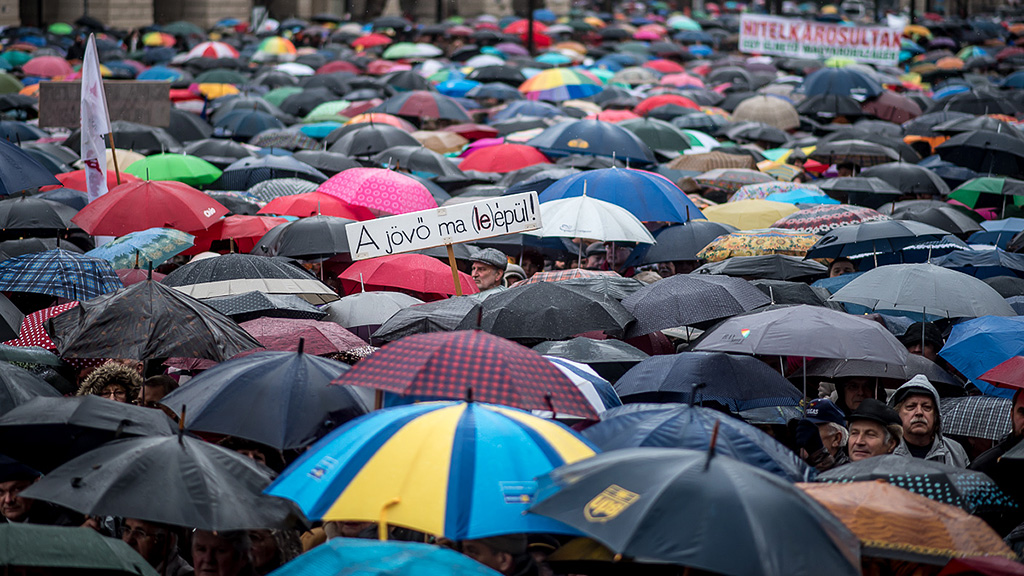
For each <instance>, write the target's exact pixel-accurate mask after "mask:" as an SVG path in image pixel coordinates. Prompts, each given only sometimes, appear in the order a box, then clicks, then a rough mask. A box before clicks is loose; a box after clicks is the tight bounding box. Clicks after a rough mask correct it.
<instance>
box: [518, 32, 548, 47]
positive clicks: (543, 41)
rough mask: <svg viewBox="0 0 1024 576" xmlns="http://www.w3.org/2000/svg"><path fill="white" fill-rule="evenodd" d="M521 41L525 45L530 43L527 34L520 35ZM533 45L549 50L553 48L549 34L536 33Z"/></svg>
mask: <svg viewBox="0 0 1024 576" xmlns="http://www.w3.org/2000/svg"><path fill="white" fill-rule="evenodd" d="M519 39H520V40H522V41H523V43H524V44H525V43H526V42H529V39H528V38H527V37H526V33H525V32H524V33H522V34H520V35H519ZM533 45H534V46H536V47H537V48H548V47H550V46H551V37H550V36H548V35H547V34H540V33H535V34H534V35H533Z"/></svg>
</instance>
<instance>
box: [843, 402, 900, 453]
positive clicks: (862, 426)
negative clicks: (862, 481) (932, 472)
mask: <svg viewBox="0 0 1024 576" xmlns="http://www.w3.org/2000/svg"><path fill="white" fill-rule="evenodd" d="M848 420H849V422H850V444H849V448H850V460H851V461H853V462H859V461H861V460H866V459H867V458H873V457H875V456H884V455H885V454H892V452H893V450H895V449H896V447H897V446H899V443H900V438H902V437H903V426H902V421H901V420H900V417H899V414H897V413H896V411H895V410H893V409H892V408H889V407H888V406H886V405H885V404H884V403H882V402H879V401H878V400H875V399H874V398H867V399H865V400H864V401H863V402H861V403H860V406H859V407H858V408H857V409H856V410H854V411H853V412H852V413H851V414H850V415H849V417H848Z"/></svg>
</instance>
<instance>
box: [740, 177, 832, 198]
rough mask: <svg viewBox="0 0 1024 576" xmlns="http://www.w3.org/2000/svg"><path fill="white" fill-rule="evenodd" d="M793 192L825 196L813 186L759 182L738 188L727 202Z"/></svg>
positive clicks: (796, 183) (795, 183) (794, 183)
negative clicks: (807, 192) (808, 192)
mask: <svg viewBox="0 0 1024 576" xmlns="http://www.w3.org/2000/svg"><path fill="white" fill-rule="evenodd" d="M793 190H810V191H811V192H815V193H818V194H821V195H825V192H824V191H822V189H821V188H818V187H817V186H815V185H813V184H801V183H798V182H761V183H758V184H748V185H746V186H743V187H741V188H739V189H738V190H737V191H736V193H735V194H733V195H732V197H731V198H729V202H739V201H740V200H764V199H766V198H768V196H769V195H771V194H777V193H779V192H791V191H793Z"/></svg>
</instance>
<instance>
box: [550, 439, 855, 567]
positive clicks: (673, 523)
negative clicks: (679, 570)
mask: <svg viewBox="0 0 1024 576" xmlns="http://www.w3.org/2000/svg"><path fill="white" fill-rule="evenodd" d="M530 511H531V512H533V513H536V514H541V515H543V516H547V517H549V518H554V519H556V520H559V521H561V522H564V523H566V524H568V525H570V526H572V527H574V528H576V529H578V530H580V531H582V532H583V533H584V534H585V535H587V536H589V537H591V538H593V539H595V540H597V541H598V542H600V543H602V544H604V545H605V546H607V547H608V548H610V549H611V551H612V552H614V553H616V554H622V555H623V556H624V557H627V558H630V559H632V560H635V561H637V562H657V563H667V564H676V565H680V566H687V567H691V568H696V569H698V570H707V571H710V572H714V573H718V574H725V575H729V576H769V575H772V576H774V575H779V576H781V575H787V576H799V575H809V574H833V575H836V576H839V575H853V574H860V542H859V541H858V540H857V537H856V536H854V535H853V534H852V533H851V532H850V531H849V530H848V529H847V528H846V527H845V526H844V525H843V524H842V523H841V522H840V521H839V520H838V519H837V518H836V517H835V516H833V515H832V514H831V513H830V512H828V510H826V509H825V508H823V507H822V506H821V505H820V504H818V503H817V502H815V501H814V500H812V499H811V498H810V497H808V496H807V495H805V494H804V493H803V492H801V491H800V490H799V489H798V488H796V487H795V486H793V485H792V484H790V483H789V482H787V481H786V480H783V479H781V478H779V477H777V476H775V475H773V474H770V473H768V472H764V471H762V470H759V469H757V468H755V467H753V466H750V465H748V464H744V463H742V462H738V461H736V460H733V459H732V458H721V457H719V458H715V457H713V449H712V450H711V451H704V450H702V451H696V450H682V449H665V448H633V449H630V450H612V451H611V452H606V453H604V454H598V455H597V456H595V457H593V458H588V459H586V460H583V461H581V462H578V463H575V464H569V465H567V466H562V467H560V468H556V469H555V470H554V471H552V472H550V473H549V474H547V475H545V476H543V477H541V479H540V490H539V491H538V497H537V504H535V505H533V506H532V507H531V508H530ZM684 518H685V521H681V520H680V519H684Z"/></svg>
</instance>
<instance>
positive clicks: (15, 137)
mask: <svg viewBox="0 0 1024 576" xmlns="http://www.w3.org/2000/svg"><path fill="white" fill-rule="evenodd" d="M49 136H50V135H49V134H47V133H46V132H44V131H42V130H40V129H39V128H37V127H36V126H33V125H31V124H26V123H24V122H18V121H16V120H0V138H2V139H4V140H7V141H8V142H15V143H21V142H29V141H32V140H39V139H40V138H48V137H49Z"/></svg>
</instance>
